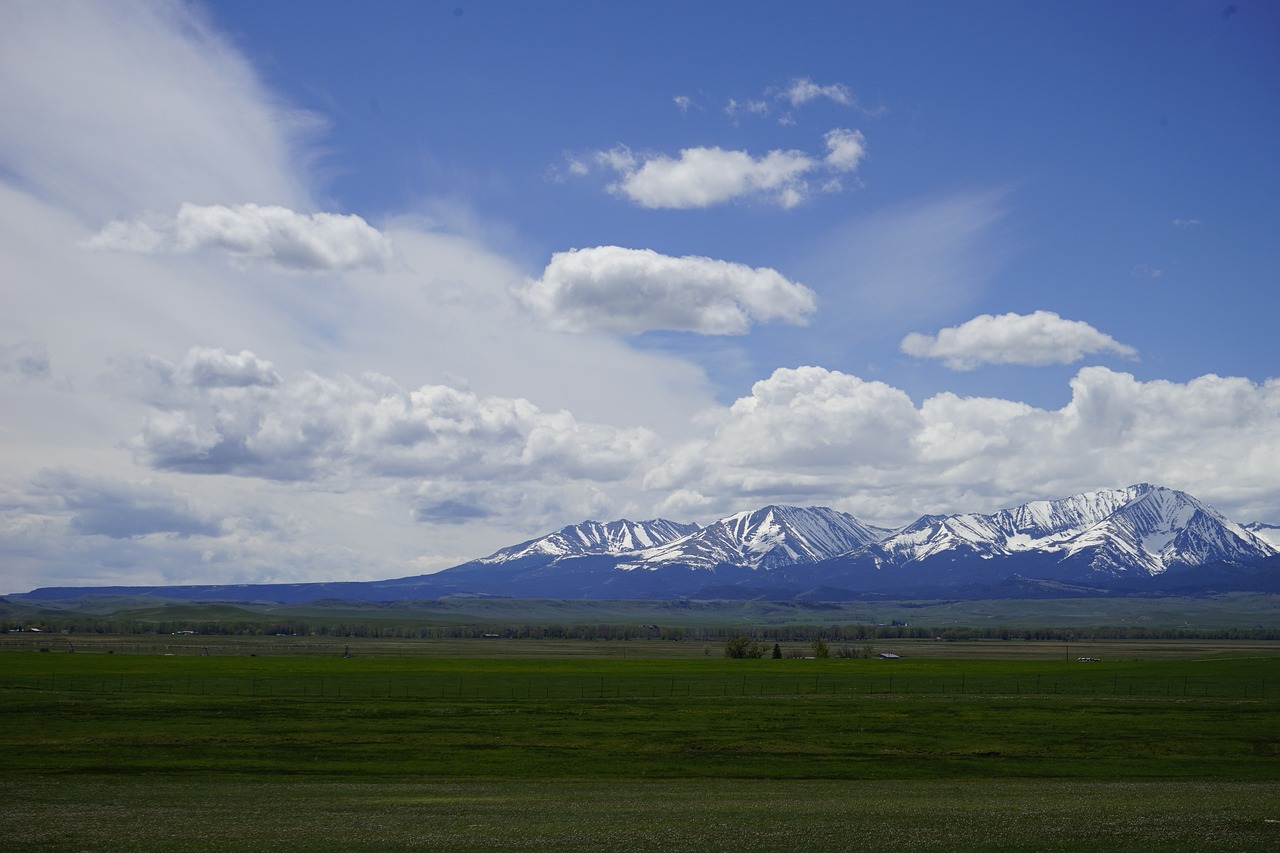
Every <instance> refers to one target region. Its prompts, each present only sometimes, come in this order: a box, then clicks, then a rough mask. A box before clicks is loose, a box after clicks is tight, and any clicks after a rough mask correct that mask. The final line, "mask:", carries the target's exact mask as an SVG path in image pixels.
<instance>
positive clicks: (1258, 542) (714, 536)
mask: <svg viewBox="0 0 1280 853" xmlns="http://www.w3.org/2000/svg"><path fill="white" fill-rule="evenodd" d="M1251 527H1252V528H1255V529H1257V530H1258V531H1260V532H1268V531H1271V530H1273V529H1275V530H1277V531H1280V528H1274V526H1272V525H1264V524H1261V523H1258V522H1254V523H1253V524H1252V525H1241V524H1238V523H1236V522H1234V521H1231V520H1230V519H1227V518H1226V517H1225V516H1223V515H1221V514H1220V513H1218V512H1217V511H1216V510H1214V509H1213V508H1212V507H1210V506H1209V505H1208V504H1205V503H1203V502H1202V501H1200V500H1198V499H1196V498H1194V497H1193V496H1191V495H1189V494H1187V493H1185V492H1181V491H1178V490H1175V489H1169V488H1166V487H1163V486H1155V485H1151V484H1147V483H1139V484H1135V485H1131V486H1127V487H1124V488H1120V489H1099V490H1095V491H1090V492H1082V493H1079V494H1076V495H1070V496H1067V497H1065V498H1056V499H1049V500H1035V501H1029V502H1027V503H1024V504H1020V505H1018V506H1014V507H1009V508H1007V509H1002V510H997V511H996V512H994V513H989V514H982V513H956V514H953V515H923V516H921V517H920V518H918V519H916V520H915V521H913V522H911V523H910V524H907V525H904V526H903V527H900V528H896V529H887V528H881V527H877V526H874V525H870V524H867V523H865V522H863V521H860V520H859V519H857V518H855V517H854V516H852V515H849V514H848V513H844V512H840V511H838V510H834V509H831V508H830V507H794V506H786V505H769V506H765V507H761V508H760V509H756V510H749V511H744V512H739V513H734V514H732V515H729V516H726V517H724V518H722V519H719V520H718V521H716V522H713V523H711V524H708V525H706V526H705V527H703V526H699V525H697V524H692V523H682V522H675V521H670V520H667V519H660V518H659V519H650V520H647V521H642V522H632V521H628V520H625V519H622V520H618V521H612V522H599V521H585V522H581V523H579V524H575V525H568V526H566V527H563V528H560V529H559V530H557V531H554V532H552V533H549V534H546V535H545V536H541V537H536V538H534V539H530V540H526V541H525V542H521V543H519V544H517V545H512V546H508V547H506V548H502V549H499V550H498V551H495V552H494V553H492V554H490V555H488V556H487V557H480V558H477V559H475V560H471V561H469V562H466V563H463V564H460V565H457V566H453V567H451V568H448V569H445V570H443V571H440V572H437V573H434V574H430V575H415V576H410V577H405V578H395V579H390V580H384V581H348V582H332V583H315V584H306V583H302V584H267V585H235V586H229V585H203V586H188V587H133V588H129V587H124V588H122V587H79V588H74V587H73V588H66V587H64V588H41V589H38V590H33V591H32V592H30V593H26V594H24V595H25V596H26V597H31V598H37V599H38V598H52V597H55V596H61V597H64V598H65V597H73V596H72V595H69V594H68V593H70V592H72V591H78V592H79V594H82V595H83V594H91V593H93V592H95V591H99V590H110V591H111V593H112V594H119V593H120V592H121V591H122V590H128V589H133V590H139V591H140V592H138V594H150V595H161V594H164V593H173V592H177V591H185V594H190V595H197V594H198V595H199V596H200V597H206V598H208V597H225V598H233V599H239V600H246V598H247V597H250V600H253V599H252V598H251V597H252V596H260V597H261V598H262V599H263V600H281V601H306V600H312V599H316V598H324V597H344V598H348V599H361V598H363V599H366V600H371V601H394V600H410V599H414V598H441V597H448V596H456V595H490V596H501V597H512V598H569V599H574V598H577V599H581V598H588V599H590V598H599V599H607V598H672V599H685V598H699V597H762V596H763V597H768V596H770V595H774V596H777V597H779V598H785V599H789V598H795V599H797V600H798V599H805V600H816V599H815V597H821V596H828V597H830V598H831V599H832V600H838V599H848V598H857V597H859V596H864V595H866V596H875V597H883V596H886V595H898V596H901V597H949V596H955V595H962V596H967V597H983V596H991V597H1000V595H999V594H998V593H999V592H1000V591H1001V590H1016V591H1017V592H1018V594H1019V596H1020V597H1023V596H1027V595H1032V596H1033V595H1035V594H1036V592H1037V590H1038V591H1040V592H1041V593H1042V594H1046V595H1057V594H1060V592H1061V591H1062V590H1079V591H1080V592H1081V594H1099V595H1106V594H1131V593H1140V592H1143V591H1147V592H1156V593H1158V592H1159V591H1160V590H1162V589H1166V588H1173V587H1174V586H1177V588H1179V589H1182V590H1191V591H1193V592H1194V591H1197V590H1198V591H1205V592H1208V591H1214V590H1235V589H1258V590H1263V591H1271V590H1272V589H1273V588H1274V589H1275V590H1277V591H1280V548H1277V546H1276V545H1273V544H1272V543H1271V542H1269V541H1267V539H1265V538H1263V537H1262V536H1260V535H1258V534H1256V533H1255V532H1254V531H1253V530H1251V529H1250V528H1251ZM308 596H310V598H308Z"/></svg>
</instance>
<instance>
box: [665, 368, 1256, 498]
mask: <svg viewBox="0 0 1280 853" xmlns="http://www.w3.org/2000/svg"><path fill="white" fill-rule="evenodd" d="M1071 391H1072V398H1071V401H1070V402H1069V403H1068V404H1067V405H1066V406H1064V407H1063V408H1061V409H1058V410H1046V409H1040V408H1037V407H1034V406H1030V405H1027V404H1025V403H1021V402H1018V401H1013V400H1003V399H995V398H980V397H959V396H957V395H955V394H951V393H943V394H938V395H936V396H933V397H930V398H928V399H926V400H925V401H923V402H922V403H921V404H919V405H916V404H914V403H913V402H912V401H911V400H910V398H909V397H908V396H907V395H906V394H905V393H904V392H903V391H901V390H900V389H896V388H893V387H892V386H889V385H886V384H884V383H879V382H868V381H865V380H862V379H859V378H857V377H855V376H850V375H848V374H843V373H839V372H837V371H830V370H825V369H823V368H818V367H802V368H796V369H780V370H777V371H775V372H774V374H773V375H772V376H771V377H769V378H768V379H765V380H762V381H760V382H757V383H756V384H755V385H754V386H753V388H752V390H751V394H750V395H748V396H746V397H743V398H741V399H739V400H737V401H736V402H735V403H733V405H731V406H729V407H727V408H725V409H722V410H717V411H715V412H712V413H709V414H708V416H707V422H706V428H707V429H708V437H707V438H704V439H701V440H698V441H693V442H689V443H687V444H685V445H684V446H682V447H680V448H678V449H677V450H676V451H675V452H673V453H672V454H670V456H669V457H668V458H667V459H666V460H664V461H663V462H662V463H661V464H659V465H656V466H655V467H654V468H653V469H652V470H651V471H650V472H649V474H648V476H647V478H646V481H645V484H646V486H647V487H648V488H650V489H653V490H656V491H658V492H660V493H662V494H663V495H665V496H666V502H665V504H664V505H665V506H666V507H667V508H668V509H673V510H674V509H679V508H682V507H683V508H701V509H702V511H728V510H731V509H737V508H741V507H743V506H750V505H752V503H753V502H759V501H760V500H762V499H768V500H771V501H781V500H800V501H808V502H817V501H826V502H828V503H832V504H835V505H839V506H842V507H843V508H846V509H848V510H850V511H854V512H856V513H859V514H862V515H864V516H866V517H869V518H871V519H875V520H881V521H885V522H893V521H899V522H902V521H908V520H910V519H912V518H914V517H916V516H918V515H920V514H922V513H924V512H937V511H953V510H955V509H956V508H959V507H965V508H973V509H995V508H998V507H1000V506H1007V505H1010V504H1012V503H1016V502H1017V501H1019V500H1023V499H1031V498H1037V497H1039V498H1043V497H1045V496H1048V495H1065V494H1071V493H1073V492H1077V491H1084V490H1089V489H1095V488H1099V487H1102V486H1112V485H1117V484H1126V483H1131V482H1142V481H1148V482H1157V483H1162V484H1166V485H1170V486H1174V487H1177V488H1182V489H1186V490H1188V491H1190V492H1192V493H1193V494H1195V495H1197V496H1199V497H1202V498H1205V499H1207V500H1209V501H1211V502H1214V503H1219V504H1221V505H1223V506H1224V507H1234V506H1249V507H1256V506H1258V505H1265V504H1266V502H1267V501H1271V502H1272V503H1274V501H1275V499H1276V498H1277V497H1278V496H1280V493H1278V492H1277V489H1276V486H1275V484H1276V483H1277V482H1280V418H1277V417H1276V412H1277V411H1280V380H1277V379H1272V380H1268V381H1267V382H1265V383H1262V384H1255V383H1253V382H1251V381H1249V380H1247V379H1243V378H1235V377H1219V376H1213V375H1207V376H1201V377H1199V378H1197V379H1193V380H1191V381H1190V382H1186V383H1175V382H1167V381H1152V382H1142V381H1139V380H1138V379H1136V378H1135V377H1133V376H1132V375H1130V374H1127V373H1118V372H1114V371H1111V370H1108V369H1106V368H1103V367H1086V368H1083V369H1081V370H1080V371H1079V373H1077V374H1076V376H1075V377H1074V378H1073V379H1072V380H1071ZM1248 511H1250V512H1254V511H1256V510H1254V509H1250V510H1248Z"/></svg>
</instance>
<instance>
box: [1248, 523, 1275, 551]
mask: <svg viewBox="0 0 1280 853" xmlns="http://www.w3.org/2000/svg"><path fill="white" fill-rule="evenodd" d="M1243 526H1244V529H1245V530H1247V531H1249V532H1250V533H1252V534H1253V535H1254V536H1257V537H1258V538H1259V539H1261V540H1262V541H1263V542H1266V543H1267V544H1268V545H1270V546H1271V547H1272V548H1275V549H1276V550H1277V551H1280V524H1265V523H1263V522H1261V521H1251V522H1249V523H1248V524H1246V525H1243Z"/></svg>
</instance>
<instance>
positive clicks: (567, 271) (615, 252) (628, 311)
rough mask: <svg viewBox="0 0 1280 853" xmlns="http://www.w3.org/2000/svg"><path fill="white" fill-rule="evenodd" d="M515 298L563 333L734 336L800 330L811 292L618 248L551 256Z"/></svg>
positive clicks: (727, 266) (762, 271)
mask: <svg viewBox="0 0 1280 853" xmlns="http://www.w3.org/2000/svg"><path fill="white" fill-rule="evenodd" d="M517 295H518V296H519V297H520V299H521V301H523V302H524V304H525V305H526V306H528V308H529V309H530V310H531V311H532V312H533V313H534V314H536V315H538V316H539V317H541V318H542V320H543V322H544V323H546V324H547V325H548V326H549V327H551V328H553V329H558V330H560V331H567V332H587V331H603V332H613V333H623V334H635V333H640V332H644V331H649V330H653V329H672V330H677V331H689V332H699V333H702V334H707V335H740V334H744V333H745V332H747V331H748V329H749V328H750V326H751V323H752V322H753V321H756V322H762V321H767V320H784V321H786V322H789V323H802V322H804V320H805V318H806V317H807V316H808V315H809V314H811V313H812V312H813V310H814V294H813V291H811V290H809V288H807V287H805V286H804V285H803V284H799V283H797V282H793V281H789V280H787V279H786V278H785V277H784V276H783V275H782V274H781V273H779V272H778V271H776V270H773V269H769V268H767V267H758V268H752V267H749V266H746V265H745V264H737V263H730V262H728V261H719V260H713V259H711V258H701V257H683V258H673V257H670V256H668V255H662V254H659V253H657V252H654V251H652V250H651V249H624V248H621V247H619V246H598V247H595V248H590V249H578V250H572V251H568V252H557V253H556V254H554V255H552V257H551V262H550V263H549V264H547V268H546V269H545V270H544V271H543V273H542V276H541V277H540V278H538V279H536V280H532V281H529V282H528V283H527V286H526V287H525V288H524V289H523V290H521V291H519V292H518V294H517Z"/></svg>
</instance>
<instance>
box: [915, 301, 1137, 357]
mask: <svg viewBox="0 0 1280 853" xmlns="http://www.w3.org/2000/svg"><path fill="white" fill-rule="evenodd" d="M901 348H902V351H903V352H904V353H906V354H907V355H914V356H916V357H918V358H940V359H943V360H944V362H945V363H946V365H947V366H948V367H950V368H951V369H953V370H972V369H974V368H975V367H978V366H979V365H982V364H1028V365H1045V364H1070V363H1071V362H1073V361H1079V360H1080V359H1082V358H1084V357H1085V355H1087V354H1090V353H1096V352H1110V353H1115V354H1116V355H1121V356H1125V357H1130V358H1131V357H1133V356H1136V355H1137V354H1138V353H1137V350H1135V349H1134V348H1133V347H1130V346H1127V345H1125V344H1122V343H1120V342H1119V341H1117V340H1115V339H1114V338H1112V337H1111V336H1110V335H1106V334H1103V333H1102V332H1099V331H1098V330H1097V329H1095V328H1093V327H1092V326H1090V325H1089V324H1088V323H1085V322H1082V321H1080V320H1064V319H1062V318H1061V317H1059V316H1058V315H1057V314H1055V313H1054V312H1052V311H1036V312H1034V313H1031V314H1013V313H1009V314H1000V315H992V314H980V315H979V316H977V317H974V318H973V319H972V320H969V321H968V322H965V323H961V324H960V325H959V326H954V327H951V328H947V329H942V330H940V331H939V332H938V334H936V335H924V334H921V333H919V332H912V333H911V334H909V335H907V336H906V337H905V338H903V339H902V344H901Z"/></svg>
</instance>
